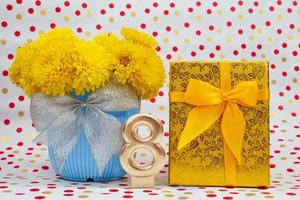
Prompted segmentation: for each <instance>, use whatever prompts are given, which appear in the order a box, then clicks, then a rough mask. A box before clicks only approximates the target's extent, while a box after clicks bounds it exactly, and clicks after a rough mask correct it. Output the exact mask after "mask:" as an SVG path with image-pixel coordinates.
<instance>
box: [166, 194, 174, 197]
mask: <svg viewBox="0 0 300 200" xmlns="http://www.w3.org/2000/svg"><path fill="white" fill-rule="evenodd" d="M164 197H174V195H173V194H164Z"/></svg>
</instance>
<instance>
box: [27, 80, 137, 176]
mask: <svg viewBox="0 0 300 200" xmlns="http://www.w3.org/2000/svg"><path fill="white" fill-rule="evenodd" d="M136 108H140V99H139V97H138V96H137V95H136V93H135V92H134V91H133V90H132V88H131V87H129V86H127V85H120V84H118V83H116V82H115V81H113V82H112V83H110V84H109V85H107V86H106V87H104V88H102V89H99V90H97V91H96V92H94V93H91V94H90V96H89V97H88V98H87V100H86V101H79V100H77V99H75V98H73V97H71V96H68V95H66V96H46V95H44V94H41V93H36V94H33V95H32V99H31V107H30V109H31V117H32V120H33V123H34V124H35V126H36V129H37V131H39V132H40V133H39V135H38V136H37V137H36V138H35V139H34V140H33V141H34V142H41V143H43V144H46V145H47V146H49V147H52V148H53V149H54V150H55V152H54V154H55V157H56V162H57V167H58V169H59V171H61V170H62V168H63V164H64V161H65V160H66V158H67V157H68V155H69V153H70V152H71V150H72V149H73V147H74V146H75V144H76V143H77V141H78V139H79V136H80V134H81V133H82V131H83V130H84V131H85V134H86V137H87V140H88V143H89V145H90V148H91V151H92V152H93V154H94V158H95V160H96V163H97V166H98V169H99V174H100V175H101V174H102V173H103V170H104V168H105V166H106V164H107V163H108V161H109V159H110V158H111V156H112V155H113V154H119V151H120V149H121V148H122V146H123V145H124V141H123V138H122V135H121V128H122V127H121V126H122V125H121V124H120V122H119V121H118V120H117V119H116V118H115V117H113V116H112V115H109V114H107V113H106V112H112V111H125V110H129V109H136Z"/></svg>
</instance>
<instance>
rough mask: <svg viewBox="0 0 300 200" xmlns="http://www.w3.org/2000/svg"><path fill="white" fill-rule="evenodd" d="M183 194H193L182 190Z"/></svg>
mask: <svg viewBox="0 0 300 200" xmlns="http://www.w3.org/2000/svg"><path fill="white" fill-rule="evenodd" d="M183 194H186V195H189V194H193V193H192V192H184V193H183Z"/></svg>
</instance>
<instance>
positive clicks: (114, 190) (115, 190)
mask: <svg viewBox="0 0 300 200" xmlns="http://www.w3.org/2000/svg"><path fill="white" fill-rule="evenodd" d="M109 191H110V192H118V191H119V190H117V189H110V190H109Z"/></svg>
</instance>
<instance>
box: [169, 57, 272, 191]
mask: <svg viewBox="0 0 300 200" xmlns="http://www.w3.org/2000/svg"><path fill="white" fill-rule="evenodd" d="M226 62H227V61H226ZM223 63H224V62H223ZM229 63H230V68H231V80H232V81H231V86H232V87H234V86H235V85H236V84H237V83H238V82H240V81H250V80H257V81H258V86H259V89H268V87H269V83H268V80H269V77H268V76H269V75H268V62H229ZM192 78H193V79H199V80H202V81H205V82H208V83H210V84H212V85H214V86H215V87H218V88H220V62H172V63H171V64H170V92H175V91H177V92H183V91H185V89H186V86H187V84H188V82H189V80H190V79H192ZM199 92H201V88H199ZM192 108H193V106H192V105H189V104H186V103H178V102H176V103H174V102H170V168H169V170H170V171H169V183H170V184H171V185H207V186H224V185H225V175H224V155H223V138H222V134H221V132H220V131H221V128H220V119H218V120H217V121H216V123H215V124H214V125H213V126H211V127H210V128H209V129H208V130H207V131H205V132H204V133H203V134H200V135H199V136H198V137H197V138H196V139H194V140H193V141H192V142H191V143H190V144H188V145H186V146H185V147H184V148H183V149H182V150H179V151H178V150H177V148H176V147H177V144H178V140H179V136H180V134H181V132H182V130H183V128H184V126H185V122H186V119H187V116H188V113H189V111H190V110H191V109H192ZM240 109H241V110H242V112H243V114H244V117H245V120H246V130H245V135H244V142H243V149H242V163H241V166H237V180H236V186H246V187H264V186H265V187H268V186H269V100H260V101H258V103H257V105H256V106H255V107H252V108H249V107H240Z"/></svg>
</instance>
